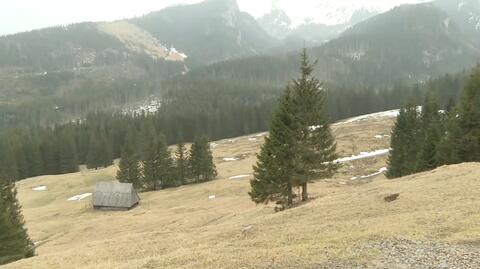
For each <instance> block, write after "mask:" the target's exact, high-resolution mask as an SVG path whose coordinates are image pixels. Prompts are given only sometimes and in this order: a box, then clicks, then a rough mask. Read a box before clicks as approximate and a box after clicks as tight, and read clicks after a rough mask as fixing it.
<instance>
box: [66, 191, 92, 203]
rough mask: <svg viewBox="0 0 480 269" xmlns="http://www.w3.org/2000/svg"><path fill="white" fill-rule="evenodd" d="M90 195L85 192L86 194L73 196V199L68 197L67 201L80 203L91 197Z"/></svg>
mask: <svg viewBox="0 0 480 269" xmlns="http://www.w3.org/2000/svg"><path fill="white" fill-rule="evenodd" d="M91 195H92V194H91V193H89V192H87V193H84V194H79V195H75V196H73V197H70V198H68V199H67V200H68V201H81V200H83V199H85V198H87V197H89V196H91Z"/></svg>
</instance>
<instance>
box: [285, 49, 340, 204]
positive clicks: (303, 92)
mask: <svg viewBox="0 0 480 269" xmlns="http://www.w3.org/2000/svg"><path fill="white" fill-rule="evenodd" d="M301 60H302V61H301V73H302V74H301V77H300V78H298V79H295V80H293V83H292V94H293V100H292V101H293V104H292V105H293V106H294V109H295V117H296V121H297V127H298V128H299V129H298V130H295V132H296V134H297V142H296V146H297V148H296V150H297V154H296V156H297V158H298V160H297V162H296V163H297V167H296V169H295V173H296V175H295V178H294V181H295V182H294V184H295V185H296V186H301V188H302V201H306V200H308V192H307V184H308V183H309V182H311V181H312V180H314V179H322V178H328V177H331V176H332V175H333V174H334V173H335V171H336V170H337V169H338V167H339V164H338V163H335V162H334V160H336V159H337V158H338V156H337V154H336V143H335V139H334V138H333V136H332V134H331V131H330V125H329V123H328V120H327V118H326V116H325V90H324V89H323V86H322V84H321V82H320V81H319V80H318V79H317V78H315V77H313V76H312V73H313V65H311V64H310V63H309V60H308V56H307V51H306V49H304V50H303V53H302V56H301ZM292 146H294V145H292Z"/></svg>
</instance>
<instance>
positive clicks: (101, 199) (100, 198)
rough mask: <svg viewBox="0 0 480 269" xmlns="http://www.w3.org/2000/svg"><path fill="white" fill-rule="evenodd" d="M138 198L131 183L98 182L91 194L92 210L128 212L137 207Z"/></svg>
mask: <svg viewBox="0 0 480 269" xmlns="http://www.w3.org/2000/svg"><path fill="white" fill-rule="evenodd" d="M139 202H140V197H139V196H138V193H137V191H136V190H135V189H134V188H133V185H132V184H131V183H119V182H116V181H104V182H98V183H97V184H96V185H95V192H94V193H93V208H95V209H99V210H130V209H132V208H134V207H135V206H137V205H138V203H139Z"/></svg>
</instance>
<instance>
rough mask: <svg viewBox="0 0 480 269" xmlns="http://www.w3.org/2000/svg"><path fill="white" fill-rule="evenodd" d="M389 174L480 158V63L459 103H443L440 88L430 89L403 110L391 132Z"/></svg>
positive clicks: (410, 171) (425, 169)
mask: <svg viewBox="0 0 480 269" xmlns="http://www.w3.org/2000/svg"><path fill="white" fill-rule="evenodd" d="M391 148H392V151H391V153H390V157H389V161H388V164H389V165H388V173H387V176H388V177H390V178H396V177H402V176H406V175H410V174H414V173H418V172H424V171H428V170H432V169H434V168H437V167H439V166H442V165H449V164H458V163H463V162H478V161H480V66H478V67H477V68H475V69H474V71H473V73H472V74H471V76H470V78H469V79H468V81H467V83H466V85H465V88H464V89H463V92H462V96H461V98H460V100H459V101H458V103H455V102H454V101H453V99H452V100H451V101H450V102H449V103H448V104H447V106H446V107H444V106H442V105H441V103H440V101H439V97H438V92H435V91H433V88H432V89H431V91H429V92H427V95H426V97H425V100H424V101H423V103H421V106H417V104H416V103H415V102H414V101H411V102H409V103H408V104H407V105H405V106H403V107H402V109H401V110H400V114H399V116H398V118H397V121H396V123H395V126H394V128H393V132H392V140H391Z"/></svg>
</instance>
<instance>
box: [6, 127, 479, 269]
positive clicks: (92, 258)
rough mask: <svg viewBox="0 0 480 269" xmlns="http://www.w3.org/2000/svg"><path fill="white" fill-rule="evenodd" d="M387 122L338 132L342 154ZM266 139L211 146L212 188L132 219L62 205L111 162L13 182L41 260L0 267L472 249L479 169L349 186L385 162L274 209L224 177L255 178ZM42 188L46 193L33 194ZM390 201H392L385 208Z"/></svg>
mask: <svg viewBox="0 0 480 269" xmlns="http://www.w3.org/2000/svg"><path fill="white" fill-rule="evenodd" d="M392 122H393V121H392V119H385V118H382V119H373V118H369V119H367V120H362V121H360V120H359V121H353V122H347V123H341V124H336V125H334V126H333V129H334V133H335V135H336V137H337V141H338V143H339V152H340V155H341V156H350V155H357V154H359V153H360V152H364V151H373V150H378V149H385V148H388V144H389V141H388V140H389V139H388V136H387V137H385V136H384V135H385V134H389V132H390V129H391V126H392ZM263 135H264V134H259V135H252V136H248V137H240V138H236V139H230V140H229V139H227V140H222V141H218V142H215V143H213V144H212V147H213V152H214V156H215V160H216V164H217V168H218V170H219V178H220V179H219V180H216V181H213V182H209V183H205V184H199V185H192V186H183V187H180V188H175V189H168V190H164V191H159V192H149V193H142V194H141V198H142V201H141V204H140V206H139V207H137V208H135V209H133V210H132V211H129V212H97V211H93V210H92V209H91V205H90V200H89V199H88V198H87V199H84V200H82V201H78V202H71V201H67V198H68V197H71V196H74V195H78V194H82V193H85V192H91V191H92V189H93V184H94V182H96V181H99V180H109V179H113V178H114V175H115V172H116V169H117V167H115V166H112V167H109V168H107V169H103V170H97V171H82V172H80V173H76V174H69V175H59V176H45V177H39V178H32V179H28V180H25V181H22V182H19V183H18V189H19V199H20V201H21V203H22V205H23V208H24V214H25V217H26V220H27V226H28V228H29V232H30V235H31V237H32V238H33V240H34V241H35V242H37V246H38V249H37V253H38V256H36V257H34V258H31V259H27V260H22V261H18V262H16V263H13V264H9V265H6V266H4V267H1V268H40V269H43V268H85V269H86V268H89V269H93V268H107V269H108V268H112V269H113V268H125V269H126V268H349V267H352V266H365V268H370V267H371V268H377V267H375V266H380V265H382V264H387V266H386V267H381V266H380V267H378V268H413V267H401V266H402V264H401V262H405V261H403V260H402V259H400V261H401V262H398V261H397V263H395V264H392V262H391V261H390V260H391V259H390V257H389V256H388V255H390V254H389V253H385V250H386V249H388V246H386V245H385V244H384V243H382V242H390V241H389V240H411V241H407V242H417V241H418V242H430V243H432V244H437V243H438V244H441V246H451V248H455V249H456V248H458V247H459V246H460V248H461V251H463V252H462V253H464V252H465V253H466V254H465V255H466V256H468V255H470V254H472V253H473V254H472V255H473V257H474V256H475V254H477V253H478V250H479V249H480V225H478V223H480V198H479V197H480V180H479V178H480V164H473V163H472V164H461V165H455V166H447V167H441V168H439V169H437V170H435V171H432V172H427V173H423V174H418V175H414V176H410V177H406V178H401V179H396V180H387V179H385V177H384V176H383V175H380V176H375V177H369V178H366V179H356V180H351V178H353V177H360V176H362V175H370V174H372V173H374V172H376V171H378V170H379V169H380V168H381V167H383V166H385V160H386V156H378V157H374V158H368V159H361V160H357V161H352V162H348V163H346V164H345V166H344V167H343V168H342V170H341V171H340V172H339V173H338V175H336V176H335V178H333V179H329V180H325V181H322V182H318V183H315V184H312V186H311V187H310V191H311V196H312V197H313V198H314V199H313V200H312V201H310V202H309V203H306V204H303V205H300V206H298V207H296V208H293V209H290V210H287V211H284V212H279V213H275V212H274V210H273V208H272V206H255V204H253V203H252V202H251V201H250V200H249V197H248V195H247V193H248V191H249V183H248V179H249V178H251V176H248V177H242V178H239V179H230V177H235V176H241V175H251V173H252V169H251V166H252V164H253V163H254V162H255V153H256V152H258V150H259V147H260V145H261V143H262V141H263V137H262V136H263ZM380 136H382V137H380ZM224 158H237V160H236V161H226V160H225V159H224ZM227 160H228V159H227ZM40 185H46V186H47V190H46V191H43V192H37V191H33V190H32V188H33V187H36V186H40ZM393 193H400V197H399V199H398V200H396V201H394V202H391V203H386V202H385V201H384V197H385V196H387V195H390V194H393ZM211 195H215V199H209V196H211ZM402 242H403V241H402ZM430 243H429V244H430ZM464 246H467V247H466V249H464V248H463V247H464ZM434 249H438V248H437V247H435V248H434ZM415 253H416V252H415ZM477 257H478V256H477ZM393 260H394V261H395V259H393ZM473 262H475V261H473ZM473 262H472V264H473ZM477 262H478V261H477ZM398 263H399V264H398ZM403 265H405V264H403ZM407 265H408V263H407ZM369 266H370V267H369ZM362 268H363V267H362ZM424 268H427V267H424ZM451 268H453V267H451ZM459 268H467V267H459ZM471 268H475V267H471Z"/></svg>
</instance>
